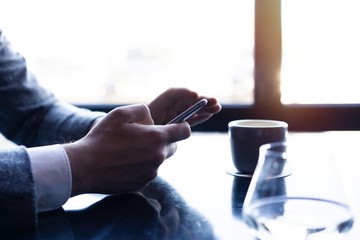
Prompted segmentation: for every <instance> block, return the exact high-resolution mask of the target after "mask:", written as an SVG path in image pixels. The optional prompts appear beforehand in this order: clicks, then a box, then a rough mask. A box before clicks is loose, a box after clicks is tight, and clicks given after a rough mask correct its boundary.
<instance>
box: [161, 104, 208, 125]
mask: <svg viewBox="0 0 360 240" xmlns="http://www.w3.org/2000/svg"><path fill="white" fill-rule="evenodd" d="M207 103H208V101H207V100H206V99H205V98H204V99H201V100H200V101H198V102H197V103H195V104H194V105H192V106H191V107H189V108H188V109H186V110H185V111H184V112H182V113H181V114H180V115H178V116H177V117H175V118H174V119H173V120H171V121H170V122H168V123H167V124H171V123H181V122H183V121H186V120H187V119H188V118H190V117H192V116H193V115H194V114H195V113H197V112H198V111H199V110H200V109H201V108H203V107H204V106H206V105H207Z"/></svg>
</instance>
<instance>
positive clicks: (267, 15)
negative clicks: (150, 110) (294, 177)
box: [78, 0, 360, 132]
mask: <svg viewBox="0 0 360 240" xmlns="http://www.w3.org/2000/svg"><path fill="white" fill-rule="evenodd" d="M281 56H282V38H281V0H255V43H254V61H255V62H254V81H255V89H254V104H252V105H243V104H225V105H223V109H222V111H221V112H220V113H218V114H216V115H215V116H213V117H212V118H211V119H210V120H208V121H207V122H205V123H203V124H200V125H198V126H196V127H194V129H193V130H194V131H219V132H225V131H227V124H228V122H230V121H231V120H234V119H245V118H247V119H252V118H255V119H275V120H282V121H286V122H287V123H288V124H289V130H290V131H329V130H360V104H287V105H284V104H282V103H281V93H280V87H279V85H280V70H281ZM78 106H80V107H85V108H89V109H91V110H96V111H105V112H108V111H110V110H111V109H113V108H115V107H117V106H118V105H106V104H105V105H78Z"/></svg>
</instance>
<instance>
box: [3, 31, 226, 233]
mask: <svg viewBox="0 0 360 240" xmlns="http://www.w3.org/2000/svg"><path fill="white" fill-rule="evenodd" d="M200 98H202V97H201V96H199V95H198V94H197V93H195V92H192V91H190V90H187V89H169V90H167V91H165V92H164V93H163V94H161V95H160V96H158V97H157V98H156V99H155V100H153V101H152V102H151V103H149V104H147V105H146V104H136V105H130V106H125V107H119V108H116V109H114V110H112V111H111V112H110V113H108V114H105V113H100V112H92V111H89V110H85V109H79V108H76V107H74V106H72V105H70V104H67V103H64V102H62V101H60V100H58V99H56V97H55V96H54V95H52V94H51V93H50V92H49V91H47V90H46V89H44V88H42V87H41V86H39V85H38V83H37V80H36V78H35V76H34V75H32V73H31V72H29V71H28V69H27V66H26V62H25V60H24V58H23V57H22V56H20V55H19V54H17V53H16V52H14V51H13V50H12V49H11V46H10V44H9V42H8V41H7V40H6V38H5V37H4V36H3V33H2V31H1V30H0V132H1V133H2V134H4V136H6V137H7V138H8V139H10V140H12V141H13V142H15V143H16V144H18V146H15V147H14V148H6V149H5V148H1V146H0V227H1V228H4V227H5V228H7V227H24V226H32V225H34V224H36V221H37V218H36V216H37V213H38V212H41V211H49V210H53V209H56V208H59V207H61V206H62V205H63V204H64V203H65V202H66V201H67V199H68V198H69V197H71V196H75V195H78V194H81V193H90V192H97V193H119V192H127V191H135V190H139V189H141V188H142V187H144V186H145V185H146V184H148V183H149V182H150V181H151V180H152V179H154V178H155V177H156V175H157V170H158V167H159V166H160V165H161V164H162V162H163V161H164V160H165V159H166V158H168V157H170V156H171V155H172V154H174V152H175V151H176V142H177V141H180V140H183V139H186V138H188V137H189V136H190V134H191V129H190V126H194V125H196V124H199V123H201V122H203V121H206V120H207V119H208V118H210V117H211V116H212V115H213V114H215V113H217V112H219V111H220V109H221V106H220V105H219V103H218V102H217V100H216V99H214V98H207V99H208V105H207V106H206V107H205V108H204V109H203V110H202V111H201V112H200V113H199V114H197V115H195V116H194V117H192V118H190V119H189V120H188V122H183V123H179V124H169V125H164V124H165V123H166V122H167V121H169V120H170V119H172V118H173V117H175V116H176V115H177V114H178V113H179V112H181V111H183V110H184V109H186V108H187V107H188V106H190V105H191V104H193V103H195V102H196V101H198V100H199V99H200Z"/></svg>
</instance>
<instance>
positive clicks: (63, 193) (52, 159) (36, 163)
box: [28, 144, 72, 212]
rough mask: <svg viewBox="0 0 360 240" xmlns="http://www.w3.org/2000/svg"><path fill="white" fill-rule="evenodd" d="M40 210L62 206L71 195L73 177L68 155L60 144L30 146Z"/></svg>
mask: <svg viewBox="0 0 360 240" xmlns="http://www.w3.org/2000/svg"><path fill="white" fill-rule="evenodd" d="M28 154H29V157H30V163H31V168H32V172H33V177H34V182H35V191H36V201H37V205H38V208H37V209H38V212H45V211H51V210H55V209H57V208H60V207H61V206H62V205H64V203H66V201H67V200H68V199H69V198H70V196H71V187H72V178H71V169H70V163H69V159H68V156H67V154H66V152H65V150H64V148H63V147H62V146H61V145H59V144H56V145H50V146H43V147H34V148H28Z"/></svg>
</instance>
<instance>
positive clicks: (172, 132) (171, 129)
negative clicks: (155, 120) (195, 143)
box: [159, 122, 191, 143]
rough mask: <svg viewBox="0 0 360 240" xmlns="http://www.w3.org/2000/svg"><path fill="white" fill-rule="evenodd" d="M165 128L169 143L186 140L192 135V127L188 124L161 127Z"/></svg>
mask: <svg viewBox="0 0 360 240" xmlns="http://www.w3.org/2000/svg"><path fill="white" fill-rule="evenodd" d="M159 127H161V128H163V131H164V133H165V134H166V140H167V142H168V143H174V142H178V141H181V140H184V139H186V138H188V137H190V135H191V129H190V125H189V124H188V123H187V122H182V123H177V124H169V125H163V126H159Z"/></svg>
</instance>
